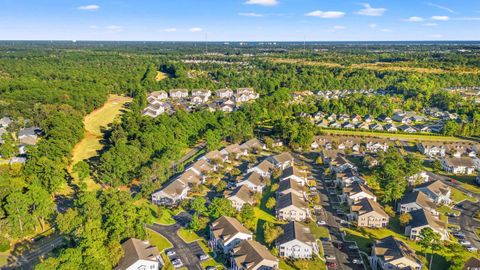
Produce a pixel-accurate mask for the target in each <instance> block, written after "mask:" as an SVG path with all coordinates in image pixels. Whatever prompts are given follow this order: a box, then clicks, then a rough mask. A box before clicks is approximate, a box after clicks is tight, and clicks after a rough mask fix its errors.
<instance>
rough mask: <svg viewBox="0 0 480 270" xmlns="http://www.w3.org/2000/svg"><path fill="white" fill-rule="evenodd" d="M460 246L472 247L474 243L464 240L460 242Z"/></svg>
mask: <svg viewBox="0 0 480 270" xmlns="http://www.w3.org/2000/svg"><path fill="white" fill-rule="evenodd" d="M460 244H461V245H462V246H469V245H471V244H472V243H470V241H467V240H462V241H460Z"/></svg>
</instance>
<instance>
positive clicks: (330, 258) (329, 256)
mask: <svg viewBox="0 0 480 270" xmlns="http://www.w3.org/2000/svg"><path fill="white" fill-rule="evenodd" d="M325 260H327V261H334V260H336V258H335V256H333V255H325Z"/></svg>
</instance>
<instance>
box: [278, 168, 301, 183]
mask: <svg viewBox="0 0 480 270" xmlns="http://www.w3.org/2000/svg"><path fill="white" fill-rule="evenodd" d="M288 179H292V180H294V181H296V182H298V183H300V184H301V185H302V186H305V185H306V184H307V175H306V173H305V172H304V171H302V170H300V169H298V168H297V167H296V166H290V167H288V168H286V169H284V170H283V172H282V176H280V181H285V180H288Z"/></svg>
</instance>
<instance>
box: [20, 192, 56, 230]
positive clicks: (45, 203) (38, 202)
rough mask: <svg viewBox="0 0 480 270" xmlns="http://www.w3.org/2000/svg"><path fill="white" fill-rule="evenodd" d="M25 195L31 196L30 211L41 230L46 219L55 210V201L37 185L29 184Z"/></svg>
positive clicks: (43, 228)
mask: <svg viewBox="0 0 480 270" xmlns="http://www.w3.org/2000/svg"><path fill="white" fill-rule="evenodd" d="M26 196H28V197H30V198H31V200H32V205H31V213H32V215H33V216H34V217H35V218H36V219H37V220H38V222H39V223H40V226H41V227H42V231H44V230H45V222H46V220H48V219H49V218H50V217H51V216H52V215H53V213H54V212H55V202H54V201H53V198H52V196H51V195H50V194H49V193H48V191H47V190H45V189H44V188H43V187H41V186H39V185H32V186H30V188H29V190H28V192H27V193H26Z"/></svg>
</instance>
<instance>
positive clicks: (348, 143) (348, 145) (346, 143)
mask: <svg viewBox="0 0 480 270" xmlns="http://www.w3.org/2000/svg"><path fill="white" fill-rule="evenodd" d="M337 149H338V150H345V149H351V150H352V151H355V152H358V151H360V143H359V142H358V141H357V140H349V139H346V140H342V141H341V142H340V143H339V144H338V146H337Z"/></svg>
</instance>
